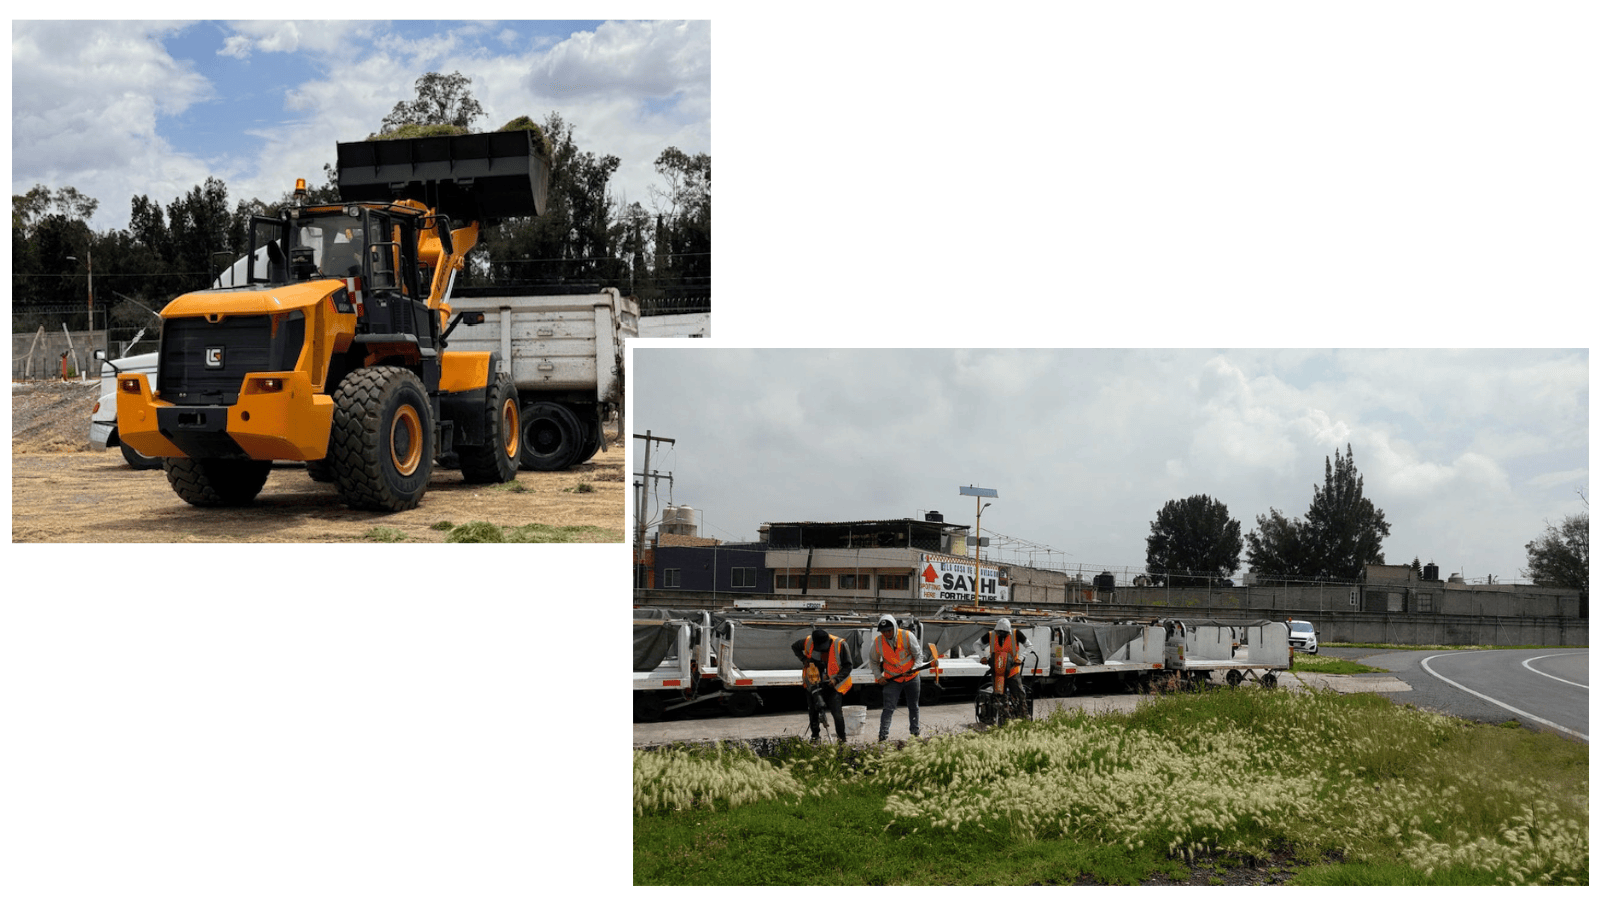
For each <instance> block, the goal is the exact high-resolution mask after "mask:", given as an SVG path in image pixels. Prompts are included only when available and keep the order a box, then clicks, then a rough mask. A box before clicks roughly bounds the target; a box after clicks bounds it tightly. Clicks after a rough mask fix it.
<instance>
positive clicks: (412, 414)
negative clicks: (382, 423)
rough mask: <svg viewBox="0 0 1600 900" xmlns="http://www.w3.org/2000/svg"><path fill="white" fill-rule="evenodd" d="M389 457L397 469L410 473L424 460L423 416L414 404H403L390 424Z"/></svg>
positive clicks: (402, 473) (402, 472) (405, 473)
mask: <svg viewBox="0 0 1600 900" xmlns="http://www.w3.org/2000/svg"><path fill="white" fill-rule="evenodd" d="M389 458H390V459H391V460H393V461H394V468H395V471H397V472H399V473H400V474H401V475H410V474H412V473H413V472H415V471H417V466H418V465H419V464H420V463H421V462H422V417H421V416H419V415H418V414H417V409H416V407H414V406H402V407H400V410H399V411H398V412H397V413H395V417H394V422H393V423H392V424H391V425H390V426H389Z"/></svg>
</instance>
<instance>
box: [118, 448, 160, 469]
mask: <svg viewBox="0 0 1600 900" xmlns="http://www.w3.org/2000/svg"><path fill="white" fill-rule="evenodd" d="M118 443H119V444H121V446H122V458H123V459H125V460H127V461H128V467H129V468H132V469H160V468H163V466H162V463H161V457H159V456H145V455H144V454H143V453H140V452H139V451H137V450H135V449H133V448H132V447H129V446H128V445H127V444H123V443H122V442H120V441H119V442H118Z"/></svg>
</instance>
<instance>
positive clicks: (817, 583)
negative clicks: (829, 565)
mask: <svg viewBox="0 0 1600 900" xmlns="http://www.w3.org/2000/svg"><path fill="white" fill-rule="evenodd" d="M828 577H829V576H827V575H812V576H810V580H809V581H807V582H806V589H807V590H812V591H815V590H823V591H825V590H827V589H828Z"/></svg>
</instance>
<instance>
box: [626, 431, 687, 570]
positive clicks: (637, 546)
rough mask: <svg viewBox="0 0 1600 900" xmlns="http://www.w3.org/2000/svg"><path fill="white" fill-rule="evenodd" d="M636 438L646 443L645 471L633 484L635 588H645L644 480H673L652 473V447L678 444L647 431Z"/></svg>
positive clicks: (638, 475) (645, 517) (645, 520)
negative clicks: (636, 497)
mask: <svg viewBox="0 0 1600 900" xmlns="http://www.w3.org/2000/svg"><path fill="white" fill-rule="evenodd" d="M634 438H636V439H638V440H641V441H644V471H642V472H635V473H633V474H634V476H635V477H637V478H638V479H639V480H638V481H635V482H634V483H633V486H634V487H635V488H637V489H638V490H639V501H638V502H637V503H635V504H634V505H633V522H634V525H633V533H634V537H633V560H634V587H643V586H644V584H643V580H642V578H641V576H640V574H639V564H640V562H641V561H642V560H643V559H644V526H645V523H647V522H648V521H650V518H649V516H647V515H645V504H646V497H647V494H646V492H645V489H644V485H645V482H644V479H646V478H662V477H665V478H666V479H667V480H668V481H671V480H672V476H671V475H666V476H662V475H657V474H656V473H654V472H652V471H651V470H650V445H651V444H652V443H655V444H676V443H677V442H676V441H674V440H673V439H672V438H661V437H655V436H654V435H652V434H651V433H650V432H649V431H648V430H647V431H645V433H644V434H636V435H634Z"/></svg>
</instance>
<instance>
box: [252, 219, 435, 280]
mask: <svg viewBox="0 0 1600 900" xmlns="http://www.w3.org/2000/svg"><path fill="white" fill-rule="evenodd" d="M416 218H417V217H416V216H415V215H414V214H410V211H409V210H404V209H396V208H390V209H373V208H370V207H366V206H359V205H354V204H352V205H348V206H324V207H315V206H313V207H292V208H291V209H290V210H289V211H288V214H287V215H285V216H284V217H282V218H268V217H266V216H252V217H251V218H250V251H251V256H250V264H249V270H248V273H247V277H246V281H247V283H248V284H251V285H275V284H293V283H296V282H303V281H313V280H316V279H319V278H359V279H361V283H362V288H363V289H365V290H372V291H395V292H398V293H400V294H403V295H406V296H410V297H418V296H421V294H420V293H419V290H418V281H417V267H416V265H415V260H416V258H417V227H416V226H417V223H416ZM262 250H264V251H265V253H264V254H263V253H261V252H259V251H262ZM263 256H264V257H265V259H264V260H263V259H262V257H263ZM263 263H264V264H263Z"/></svg>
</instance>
